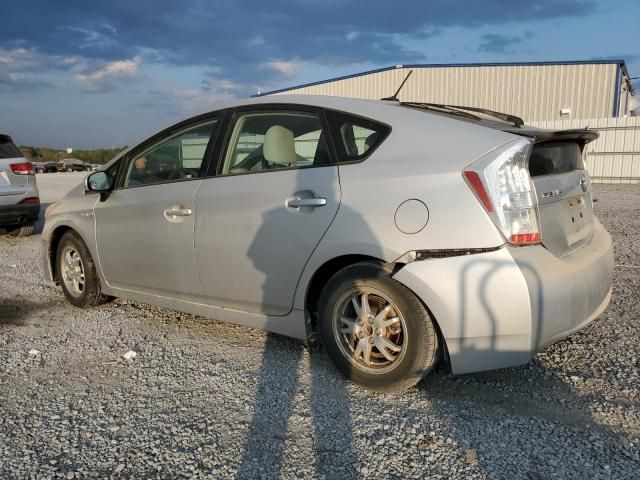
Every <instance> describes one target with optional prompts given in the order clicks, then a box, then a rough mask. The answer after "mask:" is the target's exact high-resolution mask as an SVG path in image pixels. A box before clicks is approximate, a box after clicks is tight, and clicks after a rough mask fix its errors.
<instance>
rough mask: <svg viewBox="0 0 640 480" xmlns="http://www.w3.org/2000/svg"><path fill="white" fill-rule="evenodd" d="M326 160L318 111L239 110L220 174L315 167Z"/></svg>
mask: <svg viewBox="0 0 640 480" xmlns="http://www.w3.org/2000/svg"><path fill="white" fill-rule="evenodd" d="M330 163H331V156H330V154H329V150H328V147H327V142H326V135H325V132H324V129H323V127H322V121H321V120H320V117H319V115H318V114H316V113H309V112H294V111H263V112H246V113H244V112H243V113H239V114H238V115H237V116H236V119H235V122H234V128H233V132H232V134H231V137H230V141H229V146H228V148H227V153H226V155H225V160H224V164H223V167H222V174H223V175H224V174H234V173H257V172H263V171H270V170H283V169H288V168H304V167H317V166H322V165H329V164H330Z"/></svg>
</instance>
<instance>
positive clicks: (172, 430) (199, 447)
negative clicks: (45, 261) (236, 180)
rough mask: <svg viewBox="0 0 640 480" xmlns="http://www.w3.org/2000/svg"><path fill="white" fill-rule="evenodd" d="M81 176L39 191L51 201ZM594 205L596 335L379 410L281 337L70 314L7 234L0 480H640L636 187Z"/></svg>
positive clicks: (147, 318)
mask: <svg viewBox="0 0 640 480" xmlns="http://www.w3.org/2000/svg"><path fill="white" fill-rule="evenodd" d="M83 176H84V175H83V174H59V175H44V176H42V175H40V176H39V177H38V181H39V183H40V187H41V191H42V195H43V202H49V201H53V200H54V199H55V196H56V195H60V194H61V193H62V192H63V191H64V190H65V188H68V186H70V185H71V184H73V183H77V182H79V181H80V180H81V179H82V178H83ZM596 194H597V195H596V196H597V197H598V199H599V202H598V203H597V204H596V211H597V214H598V215H599V216H600V218H601V219H602V220H603V222H604V223H605V225H606V227H607V228H608V229H609V231H610V232H612V234H613V235H614V239H615V249H616V264H617V267H616V273H615V286H614V296H613V300H612V303H611V306H610V307H609V309H608V310H607V311H606V312H605V313H604V315H603V316H602V317H601V318H600V319H598V320H597V321H595V322H594V323H593V324H592V325H590V326H589V328H587V329H586V330H585V331H583V332H581V333H579V334H576V335H574V336H573V337H572V338H570V339H569V340H566V341H563V342H560V343H558V344H555V345H553V346H551V347H549V348H547V349H546V350H545V351H544V352H542V353H541V354H539V355H538V356H537V358H536V359H535V360H534V361H532V362H531V363H529V364H528V365H526V366H523V367H519V368H511V369H506V370H500V371H493V372H487V373H482V374H474V375H466V376H461V377H452V376H449V375H447V374H446V373H445V372H443V371H438V372H435V373H434V374H433V375H431V376H430V377H429V378H428V379H426V380H425V381H423V382H422V384H420V385H419V386H418V387H417V388H415V389H412V390H410V391H407V392H404V393H401V394H394V395H386V396H385V395H379V394H373V393H369V392H367V391H364V390H362V389H360V388H358V387H356V386H354V385H351V384H349V383H347V382H345V381H344V380H343V379H342V377H341V376H340V375H339V374H338V373H337V372H336V370H335V369H334V368H333V366H332V365H331V363H330V361H329V359H328V358H327V356H326V355H325V354H324V353H323V352H322V351H321V350H313V351H309V350H308V349H306V348H305V347H304V346H303V345H302V344H300V343H297V342H295V341H291V340H288V339H285V338H281V337H276V336H271V335H268V334H265V333H263V332H260V331H256V330H251V329H247V328H241V327H235V326H230V325H223V324H219V323H216V322H211V321H208V320H205V319H203V318H199V317H195V316H191V315H184V314H180V313H176V312H173V311H169V310H164V309H159V308H155V307H151V306H148V305H142V304H138V303H132V302H125V301H120V300H117V301H115V302H114V303H111V304H109V305H106V306H103V307H100V308H96V309H93V310H80V309H76V308H74V307H72V306H70V305H69V304H68V303H66V302H65V300H64V299H63V296H62V293H61V291H60V289H59V288H54V287H53V286H51V285H49V284H47V283H45V281H44V277H43V274H42V273H41V271H40V263H39V240H40V239H39V236H34V237H31V238H27V239H20V240H16V239H11V238H8V237H6V236H5V237H2V236H0V477H2V478H49V477H63V478H85V477H100V478H105V477H109V476H113V477H120V478H125V477H131V478H156V477H157V478H183V477H199V478H258V477H260V478H276V477H280V478H312V477H314V478H326V479H332V478H443V479H444V478H447V479H448V478H505V479H513V478H522V479H529V480H534V479H551V478H580V479H586V478H605V479H609V478H611V479H621V478H638V475H639V473H638V472H639V471H640V457H639V451H640V449H639V443H640V376H639V371H640V305H639V303H638V298H639V297H640V188H638V186H637V185H636V186H607V187H603V186H598V187H596ZM31 349H37V350H38V351H39V352H41V353H40V354H37V355H30V354H29V353H28V352H29V350H31ZM129 350H133V351H135V352H137V356H136V357H135V358H134V359H133V360H130V361H126V360H124V359H123V358H122V355H123V354H124V353H126V352H127V351H129Z"/></svg>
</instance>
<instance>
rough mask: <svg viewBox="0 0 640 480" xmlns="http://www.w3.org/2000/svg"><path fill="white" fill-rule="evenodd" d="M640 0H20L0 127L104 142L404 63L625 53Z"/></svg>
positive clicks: (636, 42)
mask: <svg viewBox="0 0 640 480" xmlns="http://www.w3.org/2000/svg"><path fill="white" fill-rule="evenodd" d="M639 20H640V2H638V1H637V0H617V1H615V2H613V1H607V0H477V1H472V0H468V1H464V0H460V1H457V2H456V1H451V0H408V1H402V0H399V1H389V0H368V1H364V0H361V1H351V2H348V1H337V0H290V1H283V0H271V1H261V2H257V1H252V0H249V1H240V0H180V1H177V0H135V1H132V0H109V1H100V2H93V1H87V0H60V1H55V2H54V1H47V0H20V2H15V3H12V5H11V8H9V9H5V11H4V14H3V19H2V22H1V23H2V28H0V132H8V133H10V134H12V135H13V136H14V137H15V140H16V142H17V143H19V144H23V145H25V144H29V145H37V146H51V147H55V148H64V147H67V146H71V147H75V148H87V147H112V146H121V145H125V144H129V143H130V142H133V141H134V140H135V139H137V138H139V137H140V136H144V135H146V134H147V133H149V132H153V131H154V130H157V129H158V128H160V127H162V126H164V125H166V124H169V123H171V122H173V121H175V120H178V119H180V118H182V117H184V116H187V115H188V114H190V113H193V112H199V111H203V110H206V109H209V108H210V107H212V106H215V104H216V103H219V102H221V101H224V100H226V99H229V98H234V97H241V96H249V95H251V94H254V93H256V91H258V90H262V91H265V90H270V89H275V88H283V87H287V86H290V85H296V84H300V83H305V82H311V81H316V80H322V79H325V78H329V77H335V76H338V75H344V74H350V73H356V72H359V71H363V70H368V69H372V68H378V67H382V66H388V65H395V64H402V63H466V62H509V61H553V60H587V59H594V58H597V59H612V58H615V59H617V58H623V59H625V60H626V61H627V66H628V68H629V71H630V74H631V76H640V22H639Z"/></svg>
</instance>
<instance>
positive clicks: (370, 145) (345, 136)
mask: <svg viewBox="0 0 640 480" xmlns="http://www.w3.org/2000/svg"><path fill="white" fill-rule="evenodd" d="M327 117H328V119H329V124H330V125H331V129H332V133H333V138H334V139H335V143H336V148H337V149H338V155H339V157H340V161H341V162H349V161H359V160H364V159H365V158H367V157H368V156H369V155H370V154H371V153H372V152H373V150H375V149H376V148H377V147H378V145H380V143H382V141H383V140H384V139H385V138H386V137H387V135H388V134H389V132H390V131H391V129H390V128H389V127H388V126H386V125H383V124H381V123H378V122H374V121H373V120H368V119H366V118H362V117H357V116H354V115H349V114H346V113H342V112H333V111H331V112H327Z"/></svg>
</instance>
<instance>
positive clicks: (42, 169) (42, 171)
mask: <svg viewBox="0 0 640 480" xmlns="http://www.w3.org/2000/svg"><path fill="white" fill-rule="evenodd" d="M36 173H44V168H36Z"/></svg>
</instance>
